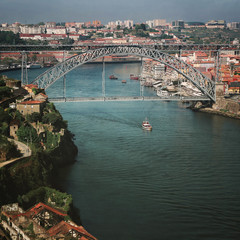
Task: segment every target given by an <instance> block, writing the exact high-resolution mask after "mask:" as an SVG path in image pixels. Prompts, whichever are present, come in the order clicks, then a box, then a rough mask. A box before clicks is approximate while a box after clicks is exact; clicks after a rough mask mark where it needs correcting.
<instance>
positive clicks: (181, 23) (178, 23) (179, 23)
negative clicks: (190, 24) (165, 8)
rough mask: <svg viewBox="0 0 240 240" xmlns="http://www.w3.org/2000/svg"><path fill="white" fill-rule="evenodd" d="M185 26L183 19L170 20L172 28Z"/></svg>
mask: <svg viewBox="0 0 240 240" xmlns="http://www.w3.org/2000/svg"><path fill="white" fill-rule="evenodd" d="M184 27H185V23H184V21H183V20H176V21H173V22H172V28H173V29H174V28H175V29H183V28H184Z"/></svg>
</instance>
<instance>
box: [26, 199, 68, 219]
mask: <svg viewBox="0 0 240 240" xmlns="http://www.w3.org/2000/svg"><path fill="white" fill-rule="evenodd" d="M43 209H47V210H48V211H51V212H54V213H56V214H57V215H60V216H63V217H64V216H67V214H66V213H62V212H60V211H58V210H56V209H55V208H52V207H49V206H48V205H46V204H44V203H41V202H40V203H38V204H36V205H35V206H34V207H33V208H31V209H30V210H29V212H32V213H35V215H36V214H37V213H39V212H40V211H42V210H43Z"/></svg>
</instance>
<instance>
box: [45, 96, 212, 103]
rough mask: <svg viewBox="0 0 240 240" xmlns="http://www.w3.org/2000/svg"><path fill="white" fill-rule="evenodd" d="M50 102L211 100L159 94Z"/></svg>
mask: <svg viewBox="0 0 240 240" xmlns="http://www.w3.org/2000/svg"><path fill="white" fill-rule="evenodd" d="M48 100H49V101H50V102H91V101H93V102H94V101H95V102H107V101H116V102H123V101H210V99H209V98H208V97H207V96H200V97H195V96H191V97H190V96H189V97H179V96H174V97H173V96H171V97H158V96H151V97H150V96H146V97H141V96H135V97H124V96H119V97H67V98H64V97H60V98H49V99H48Z"/></svg>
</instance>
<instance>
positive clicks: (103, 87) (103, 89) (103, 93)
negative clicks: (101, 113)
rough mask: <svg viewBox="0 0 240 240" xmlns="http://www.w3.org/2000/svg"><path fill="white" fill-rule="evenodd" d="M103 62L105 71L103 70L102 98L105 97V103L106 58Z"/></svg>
mask: <svg viewBox="0 0 240 240" xmlns="http://www.w3.org/2000/svg"><path fill="white" fill-rule="evenodd" d="M102 61H103V70H102V96H103V97H104V101H105V97H106V93H105V61H104V57H103V58H102Z"/></svg>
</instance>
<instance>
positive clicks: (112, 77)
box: [109, 75, 118, 80]
mask: <svg viewBox="0 0 240 240" xmlns="http://www.w3.org/2000/svg"><path fill="white" fill-rule="evenodd" d="M109 79H114V80H115V79H118V78H117V77H116V76H114V75H110V76H109Z"/></svg>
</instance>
